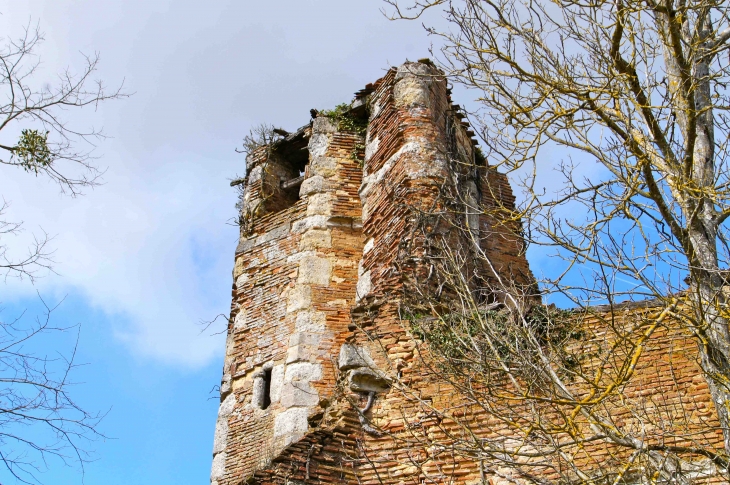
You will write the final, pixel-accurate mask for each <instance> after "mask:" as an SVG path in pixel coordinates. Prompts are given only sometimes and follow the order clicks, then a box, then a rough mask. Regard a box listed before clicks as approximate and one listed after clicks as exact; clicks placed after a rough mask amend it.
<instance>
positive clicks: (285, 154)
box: [262, 128, 309, 212]
mask: <svg viewBox="0 0 730 485" xmlns="http://www.w3.org/2000/svg"><path fill="white" fill-rule="evenodd" d="M308 144H309V137H308V136H305V130H304V129H303V128H302V129H300V130H298V131H297V132H296V133H292V134H291V135H289V136H287V137H286V138H284V139H282V140H280V141H278V142H275V143H274V145H273V146H272V150H271V153H270V155H269V160H268V162H267V164H266V168H265V170H266V183H265V187H264V193H263V194H262V195H263V196H264V199H265V201H266V202H265V204H266V211H267V212H279V211H281V210H284V209H287V208H289V207H291V206H293V205H294V204H295V203H296V202H297V201H298V200H299V188H300V186H301V185H302V182H303V181H304V173H305V171H306V167H307V163H309V149H308Z"/></svg>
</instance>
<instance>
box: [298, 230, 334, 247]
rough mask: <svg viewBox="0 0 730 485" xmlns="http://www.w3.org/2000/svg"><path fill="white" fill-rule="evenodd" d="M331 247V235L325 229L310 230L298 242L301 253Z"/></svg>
mask: <svg viewBox="0 0 730 485" xmlns="http://www.w3.org/2000/svg"><path fill="white" fill-rule="evenodd" d="M331 247H332V233H331V232H330V231H328V230H326V229H310V230H308V231H307V232H305V233H304V234H302V238H301V239H300V240H299V249H300V250H302V251H307V250H313V249H319V248H331Z"/></svg>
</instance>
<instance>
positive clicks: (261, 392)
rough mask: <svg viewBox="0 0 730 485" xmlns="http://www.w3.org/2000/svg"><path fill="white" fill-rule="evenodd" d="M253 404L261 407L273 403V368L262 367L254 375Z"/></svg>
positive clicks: (263, 407)
mask: <svg viewBox="0 0 730 485" xmlns="http://www.w3.org/2000/svg"><path fill="white" fill-rule="evenodd" d="M253 404H254V406H256V407H257V408H259V409H266V408H268V407H269V406H270V405H271V369H262V370H260V371H258V372H257V373H256V374H255V375H254V378H253Z"/></svg>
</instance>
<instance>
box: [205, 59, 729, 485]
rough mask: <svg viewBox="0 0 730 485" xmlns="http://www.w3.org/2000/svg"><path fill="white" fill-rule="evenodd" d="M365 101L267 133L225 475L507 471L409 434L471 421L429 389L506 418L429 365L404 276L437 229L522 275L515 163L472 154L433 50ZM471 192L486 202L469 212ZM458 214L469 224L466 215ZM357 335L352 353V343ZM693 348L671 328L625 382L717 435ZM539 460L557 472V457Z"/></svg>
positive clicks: (474, 411) (221, 469)
mask: <svg viewBox="0 0 730 485" xmlns="http://www.w3.org/2000/svg"><path fill="white" fill-rule="evenodd" d="M363 104H365V105H367V106H368V108H369V115H368V116H369V118H368V120H369V122H368V128H367V134H366V136H365V137H364V138H363V137H362V136H361V135H359V134H357V133H355V132H349V131H346V130H340V127H339V126H338V124H337V123H336V122H334V121H332V120H330V119H328V118H326V117H323V116H320V117H318V118H316V119H315V120H314V121H313V122H312V123H311V124H310V125H308V126H305V127H304V128H302V129H300V130H299V131H298V132H297V133H296V134H294V135H291V136H290V137H288V138H287V140H284V141H281V142H277V144H275V146H274V147H273V150H272V149H271V148H272V147H269V148H268V149H267V148H262V149H259V150H258V151H256V152H255V153H253V154H252V155H251V156H250V157H249V160H248V164H249V165H248V174H247V180H246V183H247V185H246V191H245V197H244V200H243V205H244V207H243V210H242V217H241V220H242V233H241V241H240V244H239V246H238V249H237V251H236V260H235V268H234V272H233V278H234V286H233V304H232V309H231V318H230V323H229V328H228V340H227V346H226V359H225V364H224V372H223V380H222V385H221V407H220V412H219V419H218V423H217V427H216V437H215V443H214V458H213V469H212V474H211V483H212V484H214V485H224V484H225V485H232V484H241V483H258V484H301V483H307V484H310V483H311V484H315V483H350V484H353V485H354V484H359V485H368V484H373V485H374V484H393V485H395V484H406V483H413V484H421V483H465V484H466V483H469V484H476V483H492V484H497V483H500V484H501V483H509V481H505V480H504V479H503V478H499V476H500V472H499V470H496V469H493V464H489V463H486V464H485V463H481V462H479V461H478V460H475V459H472V458H468V457H465V456H463V455H459V454H453V453H452V454H449V453H443V452H442V453H435V452H434V449H433V448H432V447H430V446H429V445H428V443H427V441H428V440H425V441H424V440H417V439H414V437H416V436H419V435H420V436H429V439H434V438H440V440H441V442H443V443H446V444H448V443H449V442H450V440H452V438H453V435H454V434H455V433H458V432H459V430H460V428H459V426H456V425H455V424H454V423H449V422H448V420H446V421H444V420H435V419H434V416H433V415H432V414H429V413H428V412H427V409H428V407H429V406H430V405H432V406H433V407H434V408H440V409H446V408H449V409H451V408H463V409H462V410H461V411H459V412H460V413H462V414H461V416H462V419H467V417H468V419H470V420H472V422H473V424H474V425H475V428H476V429H478V430H480V431H479V432H478V433H477V434H478V435H480V436H482V437H484V438H488V437H489V436H493V435H495V434H499V433H502V432H505V433H509V432H511V431H510V429H509V427H505V423H504V421H503V420H500V419H498V417H497V416H494V415H490V414H488V413H487V412H486V411H485V410H484V409H481V410H479V409H478V407H476V408H475V407H474V406H470V405H468V403H466V402H463V400H464V398H463V395H461V394H459V393H457V392H455V391H454V389H453V388H451V387H450V386H448V385H447V384H446V383H445V382H444V381H443V380H440V379H438V376H436V375H434V373H433V372H432V369H429V368H428V362H427V361H424V360H422V359H420V358H419V357H418V356H419V347H420V346H422V343H421V342H420V341H418V340H417V339H415V338H414V337H413V336H412V335H410V334H409V333H408V332H407V329H406V328H405V327H404V325H403V321H402V320H401V318H400V317H401V312H402V306H401V303H402V297H403V295H404V289H405V288H408V281H412V279H413V278H416V279H427V278H428V277H429V276H428V274H429V268H428V265H426V264H424V263H423V261H424V259H423V258H422V256H424V255H427V254H429V251H431V250H432V248H431V247H430V246H429V242H428V240H427V239H428V238H427V237H426V236H425V234H426V232H428V233H429V234H430V235H435V236H434V237H436V238H437V239H439V240H440V241H443V242H445V243H447V244H454V245H463V246H464V247H467V246H468V245H469V244H474V242H473V240H476V241H477V243H478V245H479V250H480V251H483V252H484V254H486V255H487V259H488V260H489V261H490V262H491V263H492V264H491V266H490V267H488V268H487V267H480V266H478V263H471V262H468V263H467V264H474V267H473V268H472V267H469V268H467V270H468V271H470V272H471V273H476V274H479V278H480V281H482V282H484V283H487V285H486V286H489V285H490V284H492V283H494V282H495V281H496V280H502V281H508V282H510V283H511V284H514V288H515V290H516V291H517V290H519V291H524V290H525V289H526V288H530V287H531V285H532V284H533V278H532V275H531V273H530V268H529V266H528V264H527V261H526V259H525V257H524V254H523V250H524V248H523V242H522V240H521V238H520V236H519V233H520V229H521V228H520V222H519V218H517V217H512V216H514V214H511V211H513V210H514V195H513V194H512V190H511V187H510V185H509V182H508V180H507V178H506V176H504V175H503V174H500V173H498V172H497V171H496V170H494V169H492V168H490V167H488V166H484V165H479V164H478V163H475V160H476V158H475V152H474V149H475V148H474V147H475V142H473V141H472V139H471V135H472V134H471V133H470V131H469V128H468V125H466V124H465V123H463V122H462V121H461V120H462V118H463V115H460V114H459V111H458V107H457V106H455V105H452V100H451V97H450V94H449V90H448V87H447V84H446V80H445V79H444V78H443V77H442V76H441V74H440V73H439V72H438V71H437V70H436V69H435V68H433V67H432V66H431V65H430V64H428V63H406V64H404V65H403V66H400V67H399V68H393V69H390V70H389V71H388V72H387V73H386V75H385V76H384V77H383V78H381V79H379V80H378V81H376V82H375V83H373V84H372V85H368V86H367V87H366V88H365V89H364V90H362V91H360V92H359V93H358V94H357V95H356V100H355V102H354V103H353V106H358V105H363ZM304 144H306V146H307V150H308V159H307V161H306V166H305V167H304V168H303V170H304V180H303V181H302V182H301V187H300V188H299V189H298V190H299V191H298V196H297V194H296V193H294V192H292V191H291V190H289V189H286V190H284V189H282V187H284V185H281V181H282V180H284V181H286V180H290V179H294V178H296V177H297V176H298V175H299V170H301V167H300V166H299V165H297V164H298V163H299V162H298V161H294V162H293V161H292V160H295V159H296V160H299V159H298V158H296V157H297V155H296V153H299V152H298V151H297V150H301V148H302V147H303V146H304ZM363 144H364V150H362V146H363ZM292 154H294V155H292ZM445 193H448V194H449V195H450V197H451V198H452V199H455V200H458V201H460V203H461V204H462V205H461V206H460V207H462V209H460V211H461V212H460V213H459V214H460V215H458V214H457V215H454V214H455V213H454V212H453V211H450V210H448V208H447V207H446V206H445V205H444V194H445ZM292 194H293V195H292ZM470 204H471V205H474V206H475V207H476V206H479V207H480V208H481V209H484V210H480V211H477V212H475V213H470V212H469V210H468V207H469V205H470ZM463 207H467V209H463ZM490 208H494V209H500V210H494V211H491V210H489V209H490ZM456 225H458V226H462V227H468V228H469V230H470V231H471V233H469V232H468V231H466V232H463V231H461V232H460V231H454V230H453V228H454V226H456ZM469 234H471V235H472V236H473V240H472V239H471V238H470V237H469ZM490 298H492V299H493V300H500V299H502V298H503V296H500V295H498V294H495V295H491V296H490ZM642 311H649V310H642ZM627 318H628V317H627ZM605 321H606V320H605V319H602V318H601V315H598V316H596V317H591V318H588V319H586V320H585V322H584V325H586V328H588V329H593V333H592V338H593V339H594V340H595V339H600V338H607V337H605V336H606V335H607V333H608V332H606V331H603V330H602V328H603V327H602V325H604V326H605V325H606V323H605ZM596 341H597V340H596ZM343 344H347V345H345V346H344V350H343ZM576 345H577V344H576ZM585 345H590V344H589V343H588V344H585ZM345 350H347V351H348V352H355V354H347V355H343V356H342V357H340V353H341V351H342V352H345ZM420 350H424V349H423V348H421V349H420ZM358 352H360V354H358ZM695 355H696V350H695V348H694V343H693V341H692V340H691V339H690V338H689V337H688V336H687V335H684V334H683V333H682V332H681V331H679V330H676V328H675V327H672V326H667V327H666V328H663V329H662V330H661V331H659V332H658V333H657V336H656V338H653V339H652V340H651V342H650V345H647V348H646V351H645V356H646V357H647V358H643V359H642V361H641V362H642V363H641V365H640V366H639V367H638V368H637V370H636V378H635V379H633V380H632V381H631V384H630V387H629V388H627V389H626V395H627V396H628V397H629V399H631V400H633V401H632V402H633V404H635V405H639V406H644V408H645V409H646V408H647V406H648V405H649V404H647V403H651V412H652V413H654V414H655V415H657V416H659V415H661V416H662V418H663V421H662V422H666V420H667V419H668V420H669V422H672V423H675V424H676V428H677V429H679V428H681V433H679V432H677V433H673V429H672V428H671V427H667V428H665V429H663V430H659V429H654V428H652V432H654V433H656V434H657V437H658V439H664V440H667V439H670V438H671V437H672V436H679V435H681V436H686V435H687V433H688V430H689V432H690V434H693V436H694V437H695V439H696V440H698V441H702V442H703V443H705V444H709V445H708V446H712V445H713V444H716V443H718V440H720V439H721V436H720V434H719V432H718V430H717V426H716V425H715V424H716V423H715V422H714V414H713V411H712V403H711V402H710V400H709V395H708V394H707V389H706V384H705V382H704V379H703V378H702V375H701V373H700V372H699V370H698V368H697V365H696V362H695ZM338 360H339V361H340V362H341V363H344V364H341V365H340V366H338ZM267 371H268V372H270V376H271V384H270V387H271V390H270V397H271V404H270V405H269V406H268V407H267V408H266V409H259V407H258V406H257V405H256V403H255V402H254V398H255V395H257V394H256V393H257V392H259V391H255V388H256V386H259V387H261V386H262V384H261V382H262V381H260V380H258V381H257V380H256V379H262V377H261V376H265V375H266V372H267ZM395 381H398V383H399V385H398V386H393V387H391V388H390V389H388V386H389V383H392V382H395ZM404 386H405V388H407V389H408V392H403V391H402V389H404ZM657 389H660V390H661V393H660V394H661V396H662V400H661V402H657V399H655V396H656V395H657V394H656V393H657ZM370 390H374V391H373V392H372V393H370ZM424 403H427V404H428V405H427V406H424ZM680 404H682V406H684V407H682V406H680ZM505 405H508V406H512V405H513V403H505ZM356 408H359V409H360V410H363V409H365V410H366V411H364V413H362V414H361V413H359V412H358V410H357V409H356ZM680 410H681V413H685V414H681V413H680ZM626 413H629V411H627V410H626V409H623V408H622V409H618V410H617V414H616V416H617V419H619V420H623V421H622V425H625V426H632V425H638V424H637V423H636V422H633V421H632V417H631V416H630V415H628V414H626ZM680 414H681V415H680ZM659 421H660V420H659V419H658V418H657V420H656V422H657V423H658V422H659ZM373 426H375V427H376V428H377V429H379V430H381V431H380V432H377V431H376V430H375V429H374V428H373ZM415 430H417V431H415ZM675 431H676V429H675ZM406 444H408V446H406ZM614 452H615V450H610V449H608V448H606V447H605V446H604V447H601V446H596V447H595V449H590V447H588V448H586V449H585V450H583V451H582V455H581V456H582V458H581V459H583V460H593V461H595V462H596V463H599V462H601V461H605V460H608V459H609V455H610V454H611V453H614ZM494 466H496V465H494ZM490 467H492V468H490ZM502 475H503V474H502ZM545 477H546V479H550V478H552V477H551V476H550V473H549V472H548V471H546V472H545Z"/></svg>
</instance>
